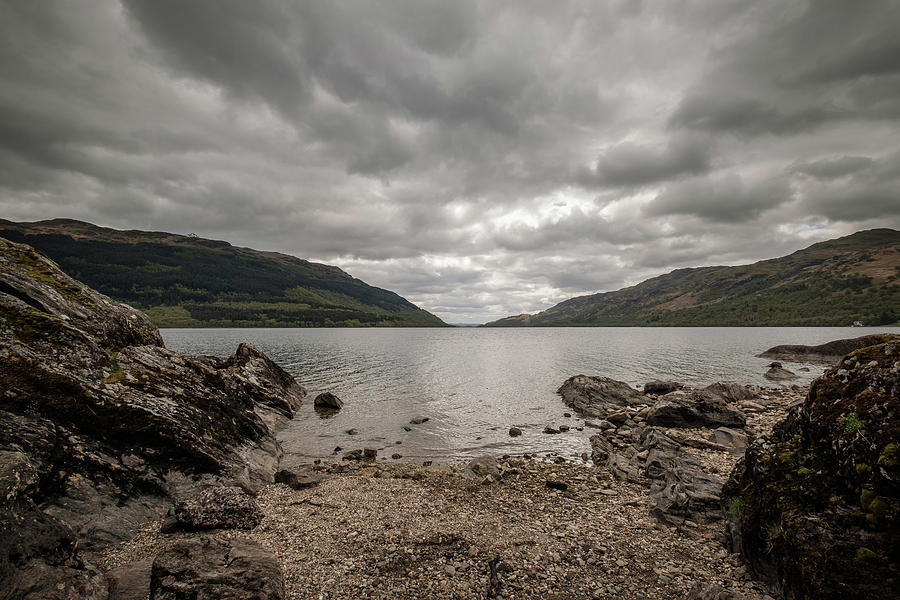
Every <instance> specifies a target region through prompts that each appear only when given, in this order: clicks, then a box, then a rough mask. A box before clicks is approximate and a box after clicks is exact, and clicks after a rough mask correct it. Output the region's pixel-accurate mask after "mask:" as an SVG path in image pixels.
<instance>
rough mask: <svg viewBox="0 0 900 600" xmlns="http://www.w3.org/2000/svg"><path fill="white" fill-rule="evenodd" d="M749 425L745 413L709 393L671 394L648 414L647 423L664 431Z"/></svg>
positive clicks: (661, 399) (690, 391)
mask: <svg viewBox="0 0 900 600" xmlns="http://www.w3.org/2000/svg"><path fill="white" fill-rule="evenodd" d="M746 422H747V419H746V417H745V416H744V413H742V412H741V411H739V410H737V409H735V408H732V407H731V406H729V405H728V403H727V402H726V401H725V399H724V398H722V396H719V395H716V394H713V393H710V392H708V391H706V390H678V391H676V392H671V393H669V394H666V395H665V396H663V397H662V398H660V399H659V401H658V402H657V403H656V404H654V405H653V406H652V407H651V408H650V411H649V412H648V413H647V423H648V424H649V425H659V426H661V427H743V426H744V425H745V424H746Z"/></svg>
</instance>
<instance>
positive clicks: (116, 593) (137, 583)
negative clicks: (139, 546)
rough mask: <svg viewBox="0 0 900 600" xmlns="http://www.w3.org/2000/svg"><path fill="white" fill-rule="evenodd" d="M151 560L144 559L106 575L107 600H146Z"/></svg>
mask: <svg viewBox="0 0 900 600" xmlns="http://www.w3.org/2000/svg"><path fill="white" fill-rule="evenodd" d="M152 567H153V559H149V558H148V559H144V560H139V561H137V562H133V563H129V564H127V565H122V566H120V567H116V568H114V569H112V570H111V571H109V572H107V573H106V584H107V586H108V588H109V598H108V600H146V598H147V596H148V595H149V594H150V570H151V568H152Z"/></svg>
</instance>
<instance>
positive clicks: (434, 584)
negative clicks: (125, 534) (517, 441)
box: [98, 386, 806, 600]
mask: <svg viewBox="0 0 900 600" xmlns="http://www.w3.org/2000/svg"><path fill="white" fill-rule="evenodd" d="M762 392H763V393H762V395H761V400H762V401H761V402H760V403H759V404H760V407H761V410H757V411H750V412H748V415H747V416H748V422H747V428H746V430H747V432H748V434H750V435H751V436H758V435H762V434H765V433H768V432H769V431H771V427H772V425H773V424H774V423H775V422H777V421H778V420H780V419H781V418H783V416H784V415H785V414H786V413H787V410H788V409H789V407H791V406H793V405H794V404H796V403H797V402H800V401H802V399H803V397H804V395H805V392H806V388H800V387H797V386H795V387H793V388H787V387H783V388H769V389H766V390H762ZM670 431H672V433H673V435H675V436H677V437H678V438H679V439H699V438H698V436H697V435H696V434H698V433H699V431H697V430H691V429H680V430H670ZM610 438H611V439H615V433H612V434H611V435H610ZM585 450H586V451H587V452H588V453H589V449H588V448H586V449H585ZM685 451H686V452H688V453H689V454H690V455H692V456H693V457H695V458H696V459H697V460H698V461H699V465H700V468H701V469H702V470H703V471H704V472H707V473H710V474H715V475H716V476H718V477H727V476H728V474H729V472H730V471H731V468H732V467H733V466H734V464H735V463H736V462H737V461H738V459H739V458H740V457H741V456H743V451H741V452H740V453H737V452H735V451H734V450H727V449H717V448H715V447H714V446H708V447H705V448H704V447H700V448H694V447H686V448H685ZM498 458H499V457H498ZM498 462H499V467H500V470H499V476H498V477H493V476H490V477H482V476H477V477H472V476H471V475H468V476H467V474H466V472H465V468H464V467H465V464H464V463H460V462H453V463H449V464H443V465H432V466H430V467H424V466H421V465H419V464H411V463H394V464H390V463H389V464H385V463H380V462H379V463H373V462H350V461H343V462H342V463H341V464H332V463H329V464H321V465H318V466H316V467H315V468H314V469H311V470H310V472H312V473H315V474H318V475H320V476H322V477H323V478H322V480H321V482H320V483H318V485H315V486H314V487H310V488H308V489H300V490H294V489H291V488H289V487H288V486H286V485H284V484H272V485H268V486H265V487H263V488H262V489H261V490H260V491H259V494H258V496H257V498H256V500H257V503H258V504H259V506H260V508H261V509H262V513H263V515H264V517H263V520H262V522H261V524H260V525H259V526H258V527H256V528H255V529H253V530H251V531H236V530H219V531H217V532H216V531H213V532H206V533H175V534H162V533H160V531H159V525H160V524H159V523H158V522H157V523H152V524H149V525H148V526H146V527H144V528H143V529H142V530H141V532H140V533H139V534H138V535H137V536H135V537H134V538H132V539H131V540H128V541H126V542H123V543H121V544H119V545H117V546H114V547H112V548H109V549H108V550H107V551H106V552H105V553H103V554H102V557H101V559H100V561H99V565H98V566H100V567H102V568H104V569H114V568H116V567H118V566H121V565H126V564H129V563H133V562H134V561H136V560H140V559H141V558H143V557H147V556H154V555H155V554H157V553H158V552H159V551H161V550H163V549H165V548H167V547H170V546H171V545H173V544H175V543H176V542H178V541H181V540H184V539H189V538H196V537H199V536H206V535H213V536H219V537H223V538H225V539H231V540H234V539H245V540H250V541H254V542H257V543H259V544H261V545H262V546H264V547H267V548H269V549H271V550H272V551H273V552H274V554H275V556H276V559H277V561H278V563H279V566H280V567H281V569H282V571H283V573H284V578H285V589H286V592H287V596H286V597H287V598H288V599H292V600H299V599H305V598H322V599H325V598H354V597H365V598H385V599H386V598H399V597H408V598H413V597H423V598H425V597H427V598H473V597H474V598H480V597H503V598H507V597H508V598H560V599H561V598H591V599H593V598H597V599H607V598H609V599H612V598H626V599H638V598H659V599H670V598H671V599H675V598H685V597H689V594H691V593H692V591H694V592H696V593H700V591H702V589H706V590H710V589H717V588H715V586H721V587H722V588H723V589H725V590H729V591H730V592H733V593H734V595H733V596H732V597H734V598H743V599H746V600H762V599H765V598H766V597H767V596H768V597H769V598H778V597H779V596H778V594H777V592H776V591H775V590H774V589H772V588H770V587H769V586H768V585H766V584H764V583H763V582H760V581H756V580H753V579H751V578H749V577H748V575H747V568H746V566H745V565H744V563H743V561H742V560H741V558H740V557H739V556H738V555H736V554H731V553H730V552H729V551H728V549H727V547H726V543H727V539H726V533H725V529H726V527H725V520H724V515H720V517H719V518H717V519H714V520H713V521H711V522H707V523H700V522H692V521H690V520H687V521H685V522H684V523H683V524H682V525H679V526H677V527H674V526H671V525H667V524H664V523H662V522H660V521H659V520H658V519H657V518H655V517H654V516H653V514H651V510H650V509H651V506H652V504H653V502H652V499H651V498H650V495H649V490H648V488H647V487H646V486H644V485H641V484H639V483H632V482H627V481H617V480H616V479H615V478H614V477H613V475H612V472H611V469H609V468H607V467H602V466H597V465H594V464H592V463H591V462H590V461H583V460H578V461H568V460H567V461H566V462H563V463H560V464H556V463H547V462H543V461H539V460H534V458H532V459H531V460H526V459H523V458H521V457H510V458H508V459H501V460H499V461H498ZM547 481H553V482H559V483H562V484H565V486H566V489H565V490H564V491H560V490H557V489H551V488H549V487H547ZM492 563H493V571H492V567H491V564H492ZM492 573H493V578H492ZM492 582H493V583H494V584H496V586H495V589H493V592H494V595H493V596H492V595H491V594H490V592H491V591H492V588H491V586H492ZM711 586H712V587H711ZM696 597H701V598H702V597H704V596H696ZM709 597H714V596H709Z"/></svg>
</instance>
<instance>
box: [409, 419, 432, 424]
mask: <svg viewBox="0 0 900 600" xmlns="http://www.w3.org/2000/svg"><path fill="white" fill-rule="evenodd" d="M427 422H428V417H413V418H412V419H410V420H409V424H410V425H421V424H422V423H427Z"/></svg>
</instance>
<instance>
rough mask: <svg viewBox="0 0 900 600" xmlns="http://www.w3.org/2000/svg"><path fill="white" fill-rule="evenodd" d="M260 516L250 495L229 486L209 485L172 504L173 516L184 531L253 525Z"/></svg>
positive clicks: (259, 511)
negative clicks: (173, 505) (193, 494)
mask: <svg viewBox="0 0 900 600" xmlns="http://www.w3.org/2000/svg"><path fill="white" fill-rule="evenodd" d="M262 518H263V514H262V511H261V510H260V508H259V506H258V505H257V504H256V501H255V500H254V499H253V497H252V496H250V495H249V494H247V492H245V491H244V490H242V489H241V488H239V487H233V486H221V487H214V488H209V489H206V490H203V491H202V492H200V493H199V494H198V495H197V496H195V497H193V498H190V499H188V500H184V501H181V502H179V503H178V504H176V505H175V519H176V520H177V521H178V525H179V526H180V528H181V529H184V530H186V531H200V530H204V529H253V528H254V527H256V526H257V525H259V524H260V522H261V521H262Z"/></svg>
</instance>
